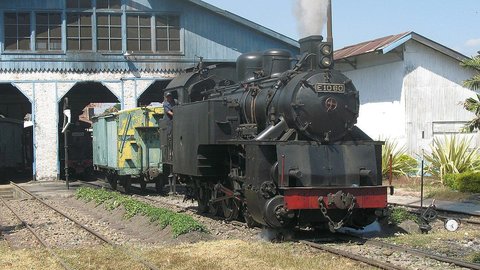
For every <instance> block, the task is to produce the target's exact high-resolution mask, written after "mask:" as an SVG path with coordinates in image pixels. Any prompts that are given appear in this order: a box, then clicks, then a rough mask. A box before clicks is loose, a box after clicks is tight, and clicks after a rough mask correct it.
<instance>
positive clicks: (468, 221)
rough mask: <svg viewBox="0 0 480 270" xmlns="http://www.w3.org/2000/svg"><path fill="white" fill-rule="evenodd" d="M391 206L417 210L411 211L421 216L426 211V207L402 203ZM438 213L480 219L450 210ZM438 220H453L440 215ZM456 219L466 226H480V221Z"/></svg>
mask: <svg viewBox="0 0 480 270" xmlns="http://www.w3.org/2000/svg"><path fill="white" fill-rule="evenodd" d="M389 205H392V206H401V207H405V208H411V209H416V210H410V211H409V212H411V213H413V214H421V213H420V212H419V210H421V209H426V207H423V208H422V207H420V206H415V205H409V204H400V203H389ZM479 207H480V206H479ZM436 211H437V212H441V213H450V214H454V215H461V216H467V217H480V216H479V215H469V214H466V213H461V212H457V211H448V210H443V209H442V210H439V209H436ZM437 218H439V219H441V220H447V219H451V218H452V217H448V216H445V215H440V214H439V215H437ZM454 219H455V220H457V221H460V222H461V223H464V224H471V225H474V226H480V221H478V220H471V219H468V218H458V217H455V218H454Z"/></svg>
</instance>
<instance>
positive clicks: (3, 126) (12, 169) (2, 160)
mask: <svg viewBox="0 0 480 270" xmlns="http://www.w3.org/2000/svg"><path fill="white" fill-rule="evenodd" d="M32 123H33V122H32V104H31V102H30V100H29V99H28V98H27V97H26V96H25V95H24V94H23V93H22V92H21V91H20V90H19V89H18V88H17V87H15V86H14V85H12V84H11V83H0V130H1V131H2V132H1V134H0V182H6V181H15V182H16V181H22V180H30V179H31V177H32V170H33V162H34V160H33V159H34V154H33V148H34V147H33V127H32Z"/></svg>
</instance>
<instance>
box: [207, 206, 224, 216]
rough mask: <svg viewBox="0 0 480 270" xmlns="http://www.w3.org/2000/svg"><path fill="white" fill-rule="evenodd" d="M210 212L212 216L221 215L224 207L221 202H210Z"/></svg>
mask: <svg viewBox="0 0 480 270" xmlns="http://www.w3.org/2000/svg"><path fill="white" fill-rule="evenodd" d="M208 213H210V214H211V215H212V216H221V214H222V207H221V205H220V204H219V203H213V204H212V203H210V205H209V207H208Z"/></svg>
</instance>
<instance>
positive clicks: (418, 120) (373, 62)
mask: <svg viewBox="0 0 480 270" xmlns="http://www.w3.org/2000/svg"><path fill="white" fill-rule="evenodd" d="M390 54H397V55H399V54H398V53H397V52H392V53H390ZM379 57H380V56H378V55H371V56H369V55H364V56H361V57H358V59H357V63H356V64H357V67H358V68H357V69H353V70H352V68H351V67H350V68H348V67H347V66H344V67H345V70H347V71H345V72H344V73H345V75H346V76H348V77H349V78H350V79H352V81H353V83H354V85H355V86H356V88H357V90H359V91H360V104H361V105H360V116H359V118H358V124H357V125H358V127H360V128H361V129H362V130H363V131H365V132H366V133H367V134H368V135H369V136H370V137H372V138H373V139H378V138H382V139H386V138H390V139H395V140H396V141H398V142H399V144H403V143H405V144H406V145H407V147H408V149H409V151H410V152H411V153H421V150H422V149H425V150H426V151H428V150H429V147H428V145H430V144H431V142H432V139H433V136H434V135H435V136H437V137H443V136H444V135H442V134H440V133H441V132H442V131H444V132H456V131H459V129H460V127H461V126H462V124H460V123H461V122H463V121H468V120H470V119H472V118H473V116H474V115H473V114H472V113H469V112H467V111H466V110H465V109H463V107H462V104H461V103H462V102H463V101H464V100H465V99H466V98H468V97H472V96H474V95H475V93H474V92H473V91H471V90H469V89H466V88H464V87H463V86H462V82H463V81H464V80H466V79H468V78H471V77H472V76H473V75H474V72H472V71H469V70H466V69H464V68H462V67H461V66H460V65H459V62H458V61H457V60H455V59H453V58H451V57H449V56H447V55H445V54H442V53H440V52H438V51H436V50H434V49H431V48H429V47H427V46H425V45H423V44H421V43H418V42H416V41H414V40H411V41H408V42H407V43H405V47H404V48H403V60H402V58H401V57H400V56H399V57H397V59H398V60H396V61H395V57H392V56H389V55H384V56H381V57H385V59H387V60H390V63H385V62H384V63H382V61H380V60H379V59H378V58H379ZM422 131H424V136H425V139H422ZM434 131H435V133H436V134H434ZM459 136H460V137H473V144H472V146H474V145H480V144H479V142H480V137H479V136H478V134H474V135H472V134H470V135H464V134H460V135H459Z"/></svg>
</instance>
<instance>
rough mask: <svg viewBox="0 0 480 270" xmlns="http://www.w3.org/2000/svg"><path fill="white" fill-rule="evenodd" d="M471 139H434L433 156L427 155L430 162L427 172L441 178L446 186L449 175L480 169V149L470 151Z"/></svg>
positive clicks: (426, 158)
mask: <svg viewBox="0 0 480 270" xmlns="http://www.w3.org/2000/svg"><path fill="white" fill-rule="evenodd" d="M470 142H471V139H466V138H462V139H457V137H456V136H446V137H445V139H444V140H440V139H438V138H434V139H433V143H432V145H431V146H430V149H431V154H425V160H426V161H427V162H428V165H427V172H428V173H430V174H432V175H433V176H436V177H438V178H440V180H441V182H442V184H444V176H445V175H446V174H447V173H462V172H467V171H475V170H478V169H479V168H480V156H479V155H478V153H477V150H478V149H473V150H470V149H469V146H470Z"/></svg>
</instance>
